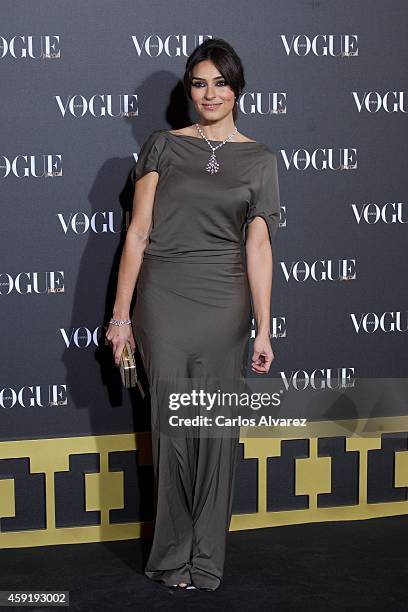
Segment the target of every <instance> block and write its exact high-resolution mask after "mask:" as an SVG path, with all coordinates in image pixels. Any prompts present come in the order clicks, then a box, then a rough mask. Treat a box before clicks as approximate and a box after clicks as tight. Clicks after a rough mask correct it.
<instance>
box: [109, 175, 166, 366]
mask: <svg viewBox="0 0 408 612" xmlns="http://www.w3.org/2000/svg"><path fill="white" fill-rule="evenodd" d="M158 179H159V174H158V172H155V171H152V172H148V173H147V174H145V175H144V176H143V177H142V178H140V179H139V180H138V181H136V184H135V193H134V196H133V210H132V219H131V222H130V225H129V227H128V229H127V232H126V240H125V243H124V245H123V250H122V255H121V259H120V263H119V272H118V283H117V289H116V298H115V303H114V306H113V318H114V319H129V318H130V303H131V301H132V296H133V292H134V289H135V286H136V282H137V278H138V276H139V271H140V268H141V265H142V261H143V253H144V250H145V248H146V246H147V244H148V238H149V234H150V231H151V227H152V216H153V204H154V198H155V194H156V187H157V182H158ZM106 339H107V340H109V341H110V342H112V348H113V357H114V360H115V364H116V365H119V363H120V357H121V355H122V351H123V347H124V346H125V343H126V341H127V340H129V341H130V343H131V346H132V348H133V350H134V349H135V341H134V338H133V334H132V329H131V326H130V325H123V326H122V325H120V326H118V325H112V324H110V325H109V327H108V330H107V332H106Z"/></svg>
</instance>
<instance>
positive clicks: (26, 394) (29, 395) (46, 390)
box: [0, 385, 68, 409]
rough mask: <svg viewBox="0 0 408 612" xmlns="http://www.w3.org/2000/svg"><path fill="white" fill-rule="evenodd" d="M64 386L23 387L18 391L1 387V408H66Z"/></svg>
mask: <svg viewBox="0 0 408 612" xmlns="http://www.w3.org/2000/svg"><path fill="white" fill-rule="evenodd" d="M67 403H68V399H67V386H66V385H36V386H35V387H34V386H33V387H29V386H24V387H21V388H20V389H17V390H16V389H12V388H11V387H3V389H0V407H1V408H6V409H9V408H14V407H21V408H33V407H35V408H45V407H47V406H66V405H67Z"/></svg>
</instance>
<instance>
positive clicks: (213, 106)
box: [203, 104, 220, 110]
mask: <svg viewBox="0 0 408 612" xmlns="http://www.w3.org/2000/svg"><path fill="white" fill-rule="evenodd" d="M203 106H204V108H206V109H208V110H213V109H214V108H217V107H218V106H220V104H203Z"/></svg>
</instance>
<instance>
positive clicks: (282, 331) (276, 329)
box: [250, 317, 286, 338]
mask: <svg viewBox="0 0 408 612" xmlns="http://www.w3.org/2000/svg"><path fill="white" fill-rule="evenodd" d="M271 334H272V337H273V338H286V317H273V318H272V320H271ZM250 337H251V338H255V337H256V326H255V319H254V318H252V328H251V335H250Z"/></svg>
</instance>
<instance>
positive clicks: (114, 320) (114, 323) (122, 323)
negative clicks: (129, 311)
mask: <svg viewBox="0 0 408 612" xmlns="http://www.w3.org/2000/svg"><path fill="white" fill-rule="evenodd" d="M109 323H112V325H130V324H131V323H132V321H131V320H130V319H127V321H125V320H121V319H111V320H110V321H109Z"/></svg>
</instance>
